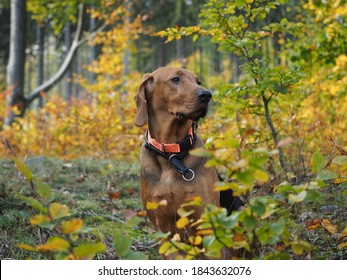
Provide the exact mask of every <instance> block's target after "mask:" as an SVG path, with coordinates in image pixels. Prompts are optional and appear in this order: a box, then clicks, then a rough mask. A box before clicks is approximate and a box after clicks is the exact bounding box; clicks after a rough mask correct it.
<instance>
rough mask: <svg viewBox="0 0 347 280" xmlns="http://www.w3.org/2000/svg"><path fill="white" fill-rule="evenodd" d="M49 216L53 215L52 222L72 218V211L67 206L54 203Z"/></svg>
mask: <svg viewBox="0 0 347 280" xmlns="http://www.w3.org/2000/svg"><path fill="white" fill-rule="evenodd" d="M49 214H50V215H51V218H52V220H56V219H59V218H63V217H67V216H70V215H71V214H70V210H69V208H68V207H67V206H66V205H62V204H59V203H55V202H54V203H52V204H51V205H50V206H49Z"/></svg>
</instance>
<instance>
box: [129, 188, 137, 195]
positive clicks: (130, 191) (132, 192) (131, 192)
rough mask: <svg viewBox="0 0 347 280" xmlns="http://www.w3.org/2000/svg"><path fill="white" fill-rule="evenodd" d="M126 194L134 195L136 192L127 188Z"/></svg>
mask: <svg viewBox="0 0 347 280" xmlns="http://www.w3.org/2000/svg"><path fill="white" fill-rule="evenodd" d="M128 194H130V195H134V194H136V191H135V190H134V189H132V188H129V189H128Z"/></svg>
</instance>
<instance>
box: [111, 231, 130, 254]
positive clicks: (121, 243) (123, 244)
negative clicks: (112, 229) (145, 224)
mask: <svg viewBox="0 0 347 280" xmlns="http://www.w3.org/2000/svg"><path fill="white" fill-rule="evenodd" d="M113 242H114V245H115V247H116V252H117V255H118V256H119V257H125V256H126V255H128V254H129V253H130V250H131V240H130V238H129V237H128V236H125V235H124V234H123V233H122V232H121V231H117V232H116V234H115V236H114V239H113Z"/></svg>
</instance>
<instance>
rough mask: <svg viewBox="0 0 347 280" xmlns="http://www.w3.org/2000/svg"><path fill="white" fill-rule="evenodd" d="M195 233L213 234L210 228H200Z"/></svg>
mask: <svg viewBox="0 0 347 280" xmlns="http://www.w3.org/2000/svg"><path fill="white" fill-rule="evenodd" d="M196 234H198V235H210V234H213V230H212V229H201V230H199V231H198V232H197V233H196Z"/></svg>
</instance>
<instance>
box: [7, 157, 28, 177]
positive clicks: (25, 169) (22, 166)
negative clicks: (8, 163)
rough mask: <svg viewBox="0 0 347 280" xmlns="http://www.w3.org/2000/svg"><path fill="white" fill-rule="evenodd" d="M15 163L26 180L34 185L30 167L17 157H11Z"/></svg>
mask: <svg viewBox="0 0 347 280" xmlns="http://www.w3.org/2000/svg"><path fill="white" fill-rule="evenodd" d="M11 158H12V160H13V161H14V163H15V164H16V167H17V169H18V171H19V172H20V173H21V174H22V175H23V176H24V177H25V178H26V180H27V181H28V182H29V183H32V181H33V174H32V173H31V171H30V169H29V167H28V166H27V165H25V164H24V163H23V162H22V161H21V160H20V159H18V158H16V157H11Z"/></svg>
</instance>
